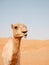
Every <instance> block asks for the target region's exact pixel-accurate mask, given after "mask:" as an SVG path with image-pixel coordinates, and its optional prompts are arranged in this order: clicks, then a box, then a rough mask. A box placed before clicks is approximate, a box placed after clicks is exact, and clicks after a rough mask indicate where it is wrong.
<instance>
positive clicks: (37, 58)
mask: <svg viewBox="0 0 49 65" xmlns="http://www.w3.org/2000/svg"><path fill="white" fill-rule="evenodd" d="M8 40H9V38H0V65H4V64H3V59H2V50H3V47H4V45H5V44H6V42H8ZM20 61H21V65H49V40H22V41H21V59H20Z"/></svg>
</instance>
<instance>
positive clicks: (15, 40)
mask: <svg viewBox="0 0 49 65" xmlns="http://www.w3.org/2000/svg"><path fill="white" fill-rule="evenodd" d="M20 42H21V38H13V45H14V53H17V52H18V51H19V50H20Z"/></svg>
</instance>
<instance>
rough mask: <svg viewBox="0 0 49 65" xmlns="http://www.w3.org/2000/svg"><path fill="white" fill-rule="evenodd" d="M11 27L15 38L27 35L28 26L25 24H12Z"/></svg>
mask: <svg viewBox="0 0 49 65" xmlns="http://www.w3.org/2000/svg"><path fill="white" fill-rule="evenodd" d="M11 28H12V30H13V36H14V37H15V38H17V37H19V38H22V37H27V32H28V30H27V26H26V25H24V24H11Z"/></svg>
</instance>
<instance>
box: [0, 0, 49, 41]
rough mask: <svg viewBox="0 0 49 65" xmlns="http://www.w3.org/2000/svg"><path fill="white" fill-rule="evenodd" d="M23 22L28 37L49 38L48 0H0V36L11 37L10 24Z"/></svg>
mask: <svg viewBox="0 0 49 65" xmlns="http://www.w3.org/2000/svg"><path fill="white" fill-rule="evenodd" d="M12 23H13V24H15V23H24V24H26V25H27V27H28V39H36V40H37V39H39V40H48V39H49V0H0V37H11V36H12V30H11V24H12Z"/></svg>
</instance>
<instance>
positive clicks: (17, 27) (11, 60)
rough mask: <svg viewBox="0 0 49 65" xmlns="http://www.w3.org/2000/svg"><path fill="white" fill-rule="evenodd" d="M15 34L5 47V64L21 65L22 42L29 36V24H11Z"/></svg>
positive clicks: (3, 54)
mask: <svg viewBox="0 0 49 65" xmlns="http://www.w3.org/2000/svg"><path fill="white" fill-rule="evenodd" d="M11 28H12V30H13V36H12V38H10V39H9V41H8V42H7V43H6V44H5V46H4V48H3V53H2V58H3V62H4V65H20V42H21V39H22V38H23V37H25V38H26V37H27V32H28V30H27V26H26V25H24V24H11Z"/></svg>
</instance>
